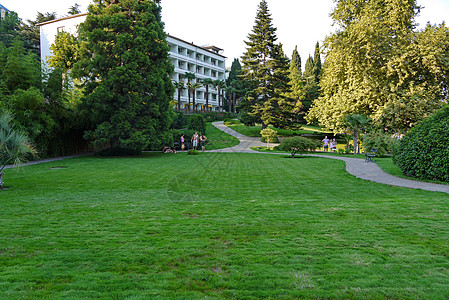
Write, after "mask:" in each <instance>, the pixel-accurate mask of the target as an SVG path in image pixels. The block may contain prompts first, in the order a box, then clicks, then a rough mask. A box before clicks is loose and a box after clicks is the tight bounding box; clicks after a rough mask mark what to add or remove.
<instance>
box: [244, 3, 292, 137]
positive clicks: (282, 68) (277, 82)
mask: <svg viewBox="0 0 449 300" xmlns="http://www.w3.org/2000/svg"><path fill="white" fill-rule="evenodd" d="M276 40H277V36H276V28H275V27H273V25H272V18H271V14H270V12H269V10H268V5H267V2H266V1H265V0H262V1H261V2H260V4H259V7H258V11H257V16H256V20H255V25H254V27H253V31H252V33H250V34H249V35H248V41H245V44H246V45H247V48H246V49H247V51H246V52H245V53H244V54H243V56H242V64H243V66H242V78H243V80H244V81H245V85H246V86H247V87H248V90H247V93H246V97H245V99H244V100H243V101H242V102H241V105H240V112H241V113H242V115H243V117H242V118H241V121H242V122H244V123H245V124H248V125H253V124H255V123H262V124H263V126H264V127H266V126H268V125H274V126H276V127H280V128H284V127H288V126H290V125H291V122H292V119H293V118H294V113H293V108H294V104H295V101H294V100H292V99H291V98H290V97H289V95H290V92H291V88H290V85H289V84H288V83H289V77H288V75H289V61H288V58H286V56H285V54H284V52H283V49H282V44H276ZM245 115H247V116H245Z"/></svg>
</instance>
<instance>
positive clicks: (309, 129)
mask: <svg viewBox="0 0 449 300" xmlns="http://www.w3.org/2000/svg"><path fill="white" fill-rule="evenodd" d="M228 127H229V128H232V129H234V130H235V131H237V132H239V133H241V134H244V135H246V136H251V137H259V136H260V131H261V130H262V126H261V125H256V126H245V125H243V124H232V125H228ZM270 128H272V129H274V130H276V131H277V133H278V135H279V136H293V135H300V134H315V133H317V134H318V133H322V131H321V129H320V128H319V127H315V126H310V125H301V129H300V130H286V129H279V128H274V127H272V126H270Z"/></svg>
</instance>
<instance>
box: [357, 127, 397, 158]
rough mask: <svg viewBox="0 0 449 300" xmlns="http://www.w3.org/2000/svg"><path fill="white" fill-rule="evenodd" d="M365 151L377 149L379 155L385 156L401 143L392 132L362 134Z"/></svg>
mask: <svg viewBox="0 0 449 300" xmlns="http://www.w3.org/2000/svg"><path fill="white" fill-rule="evenodd" d="M362 141H363V147H364V148H365V152H368V151H370V150H371V149H377V154H376V155H377V156H384V155H385V154H388V153H392V151H393V148H395V146H397V144H398V143H399V141H398V139H397V138H395V137H393V136H392V135H391V134H388V133H383V132H373V133H368V134H365V135H363V136H362Z"/></svg>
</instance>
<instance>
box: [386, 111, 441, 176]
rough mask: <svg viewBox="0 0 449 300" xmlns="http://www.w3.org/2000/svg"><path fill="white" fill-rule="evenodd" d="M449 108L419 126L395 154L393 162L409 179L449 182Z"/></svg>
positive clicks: (407, 136)
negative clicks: (410, 177)
mask: <svg viewBox="0 0 449 300" xmlns="http://www.w3.org/2000/svg"><path fill="white" fill-rule="evenodd" d="M448 133H449V106H445V107H444V108H442V109H440V110H438V111H437V112H436V113H435V114H433V115H431V116H430V117H429V118H427V119H425V120H424V121H422V122H421V123H419V124H418V125H416V126H415V127H414V128H412V130H410V132H409V133H407V134H406V135H405V137H404V138H402V140H401V141H400V143H399V146H398V147H397V148H396V149H394V151H393V162H394V163H395V164H396V165H397V166H398V167H399V168H400V169H401V171H402V173H404V174H405V175H408V176H412V177H416V178H420V179H428V180H438V181H446V182H449V167H448V166H449V138H448Z"/></svg>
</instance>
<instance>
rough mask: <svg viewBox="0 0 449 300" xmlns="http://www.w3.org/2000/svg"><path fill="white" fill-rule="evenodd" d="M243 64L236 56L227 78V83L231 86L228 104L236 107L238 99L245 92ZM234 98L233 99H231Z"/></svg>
mask: <svg viewBox="0 0 449 300" xmlns="http://www.w3.org/2000/svg"><path fill="white" fill-rule="evenodd" d="M241 75H242V65H241V64H240V61H239V60H238V58H235V59H234V61H233V62H232V65H231V71H230V72H229V76H228V79H227V80H226V85H227V86H228V87H229V88H230V93H229V94H228V102H229V103H228V105H229V104H230V103H231V102H232V103H231V106H233V108H234V109H235V105H236V103H234V102H236V101H238V99H240V98H241V97H242V96H243V95H244V94H245V85H244V81H243V80H242V77H241ZM231 98H232V100H231Z"/></svg>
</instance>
